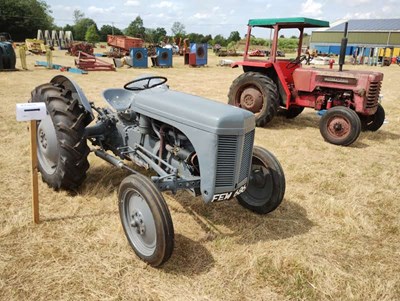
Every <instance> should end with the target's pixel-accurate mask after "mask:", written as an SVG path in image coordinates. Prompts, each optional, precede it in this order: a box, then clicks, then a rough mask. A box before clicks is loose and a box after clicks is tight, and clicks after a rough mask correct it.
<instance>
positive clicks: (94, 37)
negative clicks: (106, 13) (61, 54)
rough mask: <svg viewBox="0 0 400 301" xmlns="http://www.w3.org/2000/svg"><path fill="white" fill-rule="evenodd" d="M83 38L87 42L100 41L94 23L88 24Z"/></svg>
mask: <svg viewBox="0 0 400 301" xmlns="http://www.w3.org/2000/svg"><path fill="white" fill-rule="evenodd" d="M85 40H86V41H87V42H89V43H93V44H94V43H97V42H99V41H100V35H99V33H98V29H97V26H96V25H94V24H93V25H91V26H89V28H88V30H87V31H86V34H85Z"/></svg>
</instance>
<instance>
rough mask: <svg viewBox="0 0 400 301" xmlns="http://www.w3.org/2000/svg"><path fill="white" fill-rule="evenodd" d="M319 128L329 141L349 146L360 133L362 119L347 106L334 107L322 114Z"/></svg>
mask: <svg viewBox="0 0 400 301" xmlns="http://www.w3.org/2000/svg"><path fill="white" fill-rule="evenodd" d="M319 130H320V132H321V135H322V137H324V139H325V140H326V141H328V142H329V143H332V144H336V145H343V146H348V145H350V144H352V143H353V142H354V141H356V140H357V138H358V136H359V135H360V132H361V120H360V118H359V117H358V115H357V113H356V112H354V111H353V110H351V109H349V108H347V107H333V108H331V109H329V110H328V111H327V112H326V113H325V114H324V115H323V116H322V118H321V120H320V123H319Z"/></svg>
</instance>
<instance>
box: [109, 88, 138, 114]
mask: <svg viewBox="0 0 400 301" xmlns="http://www.w3.org/2000/svg"><path fill="white" fill-rule="evenodd" d="M103 97H104V99H105V100H106V101H107V102H108V104H109V105H110V106H111V107H112V108H114V109H115V110H116V111H117V112H120V111H125V110H127V109H129V108H130V106H131V104H132V101H133V99H134V98H135V94H134V93H133V92H132V91H128V90H125V89H120V88H118V89H107V90H105V91H104V92H103Z"/></svg>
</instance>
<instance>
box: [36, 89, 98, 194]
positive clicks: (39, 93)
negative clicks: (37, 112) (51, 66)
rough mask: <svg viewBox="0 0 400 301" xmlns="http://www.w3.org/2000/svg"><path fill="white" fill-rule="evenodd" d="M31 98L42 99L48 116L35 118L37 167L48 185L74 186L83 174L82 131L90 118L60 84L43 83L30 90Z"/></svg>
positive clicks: (85, 166)
mask: <svg viewBox="0 0 400 301" xmlns="http://www.w3.org/2000/svg"><path fill="white" fill-rule="evenodd" d="M31 101H32V102H44V103H45V104H46V109H47V116H46V117H45V118H44V119H43V120H41V121H40V122H38V128H37V154H38V169H39V171H40V173H41V175H42V179H43V181H44V182H46V183H47V184H48V185H49V186H50V187H52V188H54V189H55V190H58V189H60V188H64V189H69V190H75V189H76V188H78V187H79V186H80V185H81V184H82V182H83V181H84V180H85V178H86V171H87V170H88V168H89V162H88V160H87V156H88V154H89V147H88V146H87V141H86V138H85V135H84V131H85V127H86V125H87V124H88V123H90V121H91V118H90V116H89V114H88V113H87V111H86V110H85V109H84V108H83V107H82V106H81V105H80V103H79V101H78V100H77V99H75V98H74V97H73V93H72V91H70V90H68V89H67V88H65V87H63V86H60V85H53V84H44V85H41V86H38V87H37V88H36V89H35V90H33V91H32V99H31Z"/></svg>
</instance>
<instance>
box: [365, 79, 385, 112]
mask: <svg viewBox="0 0 400 301" xmlns="http://www.w3.org/2000/svg"><path fill="white" fill-rule="evenodd" d="M381 85H382V82H380V81H379V82H371V83H370V85H369V89H368V94H367V104H366V108H368V109H370V108H375V107H376V106H378V100H379V93H380V92H381Z"/></svg>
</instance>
